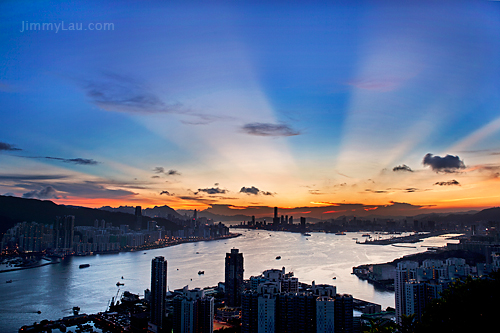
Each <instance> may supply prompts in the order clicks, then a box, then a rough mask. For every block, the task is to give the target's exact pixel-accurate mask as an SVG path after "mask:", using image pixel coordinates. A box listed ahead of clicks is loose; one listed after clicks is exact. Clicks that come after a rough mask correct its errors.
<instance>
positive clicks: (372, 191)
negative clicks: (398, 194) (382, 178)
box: [365, 189, 391, 194]
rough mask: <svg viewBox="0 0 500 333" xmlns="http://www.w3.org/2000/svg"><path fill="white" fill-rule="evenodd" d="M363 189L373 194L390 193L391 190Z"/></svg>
mask: <svg viewBox="0 0 500 333" xmlns="http://www.w3.org/2000/svg"><path fill="white" fill-rule="evenodd" d="M365 191H366V192H371V193H375V194H381V193H390V192H391V191H387V190H372V189H366V190H365Z"/></svg>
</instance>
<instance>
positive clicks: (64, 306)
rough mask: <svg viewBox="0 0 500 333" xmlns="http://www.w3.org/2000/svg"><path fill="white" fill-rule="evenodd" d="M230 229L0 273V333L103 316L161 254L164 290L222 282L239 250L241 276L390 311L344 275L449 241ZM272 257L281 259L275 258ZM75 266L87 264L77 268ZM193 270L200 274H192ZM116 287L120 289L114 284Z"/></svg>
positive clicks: (372, 291) (139, 287)
mask: <svg viewBox="0 0 500 333" xmlns="http://www.w3.org/2000/svg"><path fill="white" fill-rule="evenodd" d="M232 231H233V232H239V233H241V234H242V236H240V237H237V238H231V239H225V240H215V241H205V242H194V243H185V244H180V245H177V246H172V247H167V248H161V249H154V250H147V251H140V252H139V251H137V252H122V253H117V254H105V255H95V256H86V257H67V258H65V259H62V260H61V262H60V263H58V264H53V265H46V266H42V267H37V268H32V269H26V270H18V271H12V272H4V273H1V274H0V278H1V279H2V280H0V282H1V283H0V295H1V298H0V325H1V329H0V331H1V332H17V330H18V329H19V328H20V327H21V326H23V325H30V324H33V323H34V322H40V321H41V320H43V319H49V320H55V319H59V318H62V317H65V316H69V315H71V314H72V308H73V307H74V306H79V307H80V309H81V311H80V312H81V313H88V314H90V313H97V312H101V311H105V310H106V308H107V306H108V304H109V302H110V300H111V298H112V297H116V295H117V294H121V293H122V292H123V291H130V292H132V293H135V294H140V295H144V290H145V289H146V288H149V287H150V279H151V277H150V270H151V259H153V258H154V257H156V256H164V257H165V258H166V259H167V261H168V268H167V285H168V288H169V289H170V290H173V289H178V288H182V287H183V286H185V285H188V286H189V288H195V287H200V288H203V287H207V286H216V285H217V283H218V282H221V281H224V258H225V254H226V253H227V252H230V250H231V249H232V248H237V249H239V250H240V252H242V253H243V257H244V270H245V272H244V278H245V279H248V278H249V277H250V276H252V275H259V274H260V273H262V271H264V270H266V269H270V268H279V269H281V268H282V267H285V269H286V271H287V272H289V271H293V272H294V274H295V276H296V277H297V278H298V279H299V281H300V282H305V283H308V284H310V283H311V282H312V281H315V282H316V283H325V284H333V285H335V286H336V287H337V292H338V293H342V294H343V293H347V294H352V295H353V296H354V297H355V298H359V299H363V300H366V301H370V302H374V303H378V304H381V305H382V308H383V309H385V308H387V307H388V306H391V307H394V293H393V292H389V291H385V290H380V289H377V288H375V287H374V286H373V285H371V284H369V283H368V282H366V281H362V280H359V279H358V278H357V277H356V276H355V275H352V274H351V272H352V267H353V266H358V265H361V264H370V263H384V262H389V261H392V260H394V259H396V258H400V257H402V256H404V255H408V254H413V253H417V252H423V251H425V250H426V249H427V247H439V246H443V245H445V244H446V243H456V242H457V241H455V240H449V239H447V236H445V235H443V236H439V237H431V238H427V239H424V240H423V241H422V242H419V243H416V244H411V246H412V247H397V246H391V245H362V244H356V241H355V239H356V238H357V239H359V240H362V239H363V236H362V233H350V232H348V233H346V234H345V235H335V234H325V233H311V236H304V235H302V234H298V233H289V232H273V231H264V230H244V229H236V230H232ZM373 236H374V237H375V235H373ZM405 246H407V245H405ZM278 256H280V257H281V259H279V260H277V259H276V257H278ZM82 264H89V265H90V266H89V267H87V268H79V266H80V265H82ZM198 271H204V274H202V275H198ZM334 278H335V279H334ZM10 280H12V282H10ZM6 281H9V283H6ZM117 282H120V283H123V285H120V286H117ZM38 311H40V312H41V313H38Z"/></svg>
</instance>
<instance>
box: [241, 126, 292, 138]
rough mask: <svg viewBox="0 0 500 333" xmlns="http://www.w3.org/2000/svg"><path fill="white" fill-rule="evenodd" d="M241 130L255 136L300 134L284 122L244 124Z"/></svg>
mask: <svg viewBox="0 0 500 333" xmlns="http://www.w3.org/2000/svg"><path fill="white" fill-rule="evenodd" d="M242 130H243V131H244V132H245V133H247V134H250V135H257V136H293V135H299V134H300V132H299V131H296V130H294V129H292V128H291V127H290V126H288V125H286V124H270V123H251V124H246V125H244V126H243V127H242Z"/></svg>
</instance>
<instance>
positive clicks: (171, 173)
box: [153, 167, 181, 176]
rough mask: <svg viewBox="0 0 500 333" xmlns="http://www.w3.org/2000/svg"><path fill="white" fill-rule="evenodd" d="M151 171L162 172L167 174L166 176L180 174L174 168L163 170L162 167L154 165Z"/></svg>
mask: <svg viewBox="0 0 500 333" xmlns="http://www.w3.org/2000/svg"><path fill="white" fill-rule="evenodd" d="M153 172H154V173H162V174H164V175H167V176H180V175H181V174H180V172H179V171H177V170H174V169H170V170H168V171H165V168H164V167H155V168H154V169H153Z"/></svg>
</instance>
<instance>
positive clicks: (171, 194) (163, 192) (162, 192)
mask: <svg viewBox="0 0 500 333" xmlns="http://www.w3.org/2000/svg"><path fill="white" fill-rule="evenodd" d="M162 194H165V195H168V196H173V195H174V194H173V193H170V192H169V191H161V193H160V195H162Z"/></svg>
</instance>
